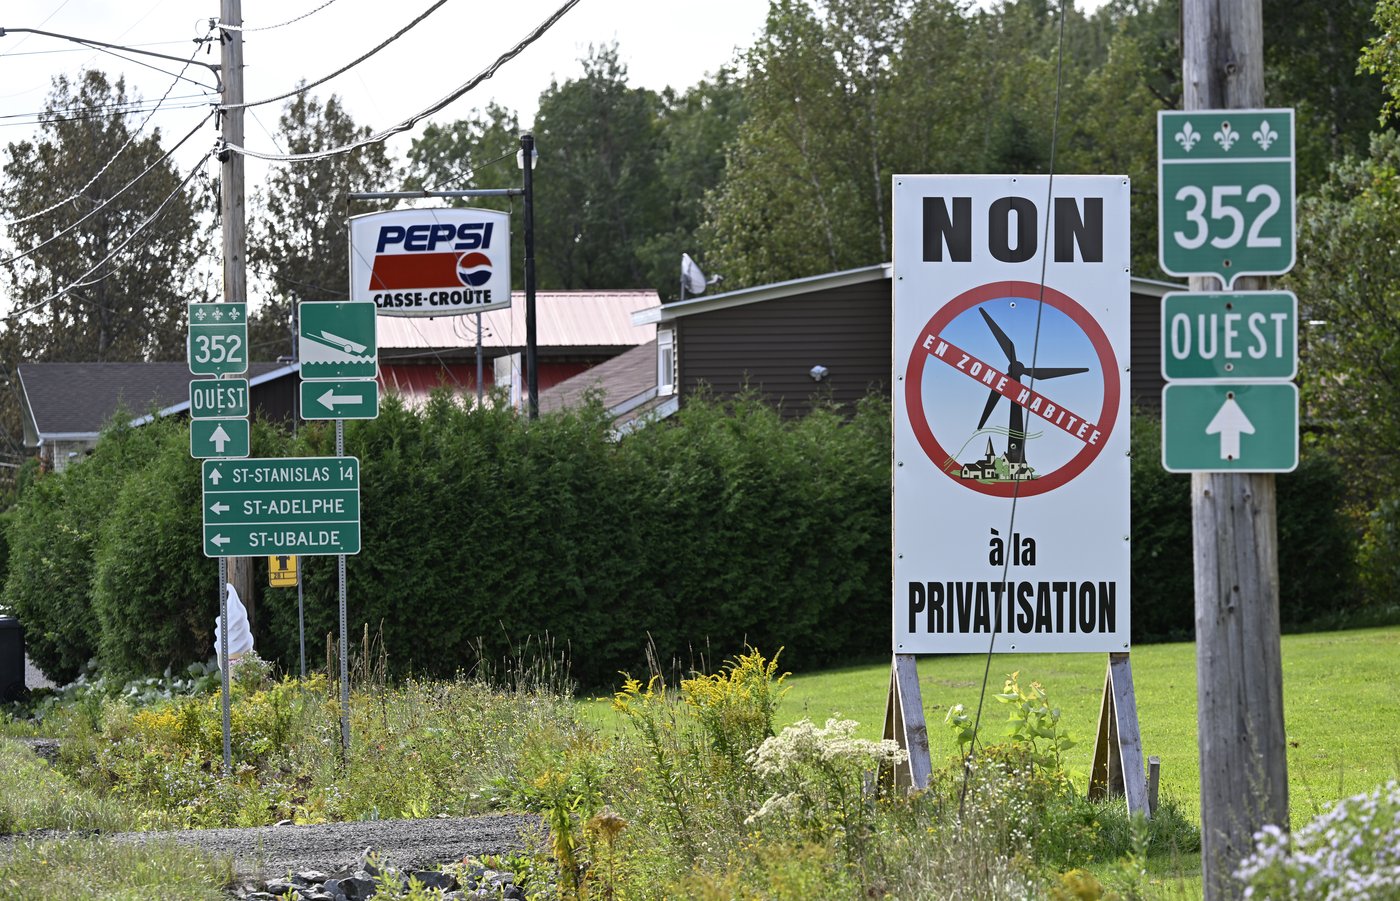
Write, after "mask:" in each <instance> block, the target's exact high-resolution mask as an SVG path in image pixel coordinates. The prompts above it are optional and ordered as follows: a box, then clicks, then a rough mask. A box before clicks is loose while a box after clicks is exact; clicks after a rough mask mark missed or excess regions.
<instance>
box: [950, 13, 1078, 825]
mask: <svg viewBox="0 0 1400 901" xmlns="http://www.w3.org/2000/svg"><path fill="white" fill-rule="evenodd" d="M1067 2H1068V0H1060V24H1059V38H1058V42H1057V49H1056V62H1055V111H1054V114H1053V116H1052V118H1051V120H1050V166H1049V169H1050V173H1049V178H1048V180H1047V183H1046V187H1045V191H1046V201H1045V232H1044V234H1043V236H1042V237H1041V241H1040V245H1041V250H1040V296H1039V298H1038V299H1037V305H1036V313H1035V338H1034V340H1033V341H1032V342H1031V372H1030V384H1029V385H1028V386H1027V387H1028V388H1030V389H1032V390H1034V388H1035V378H1036V377H1035V368H1036V362H1037V360H1038V359H1039V356H1040V326H1041V321H1042V317H1043V315H1044V313H1045V276H1046V267H1047V265H1048V264H1049V259H1050V249H1049V241H1050V211H1051V208H1052V207H1053V206H1054V196H1055V149H1056V146H1057V144H1058V143H1059V131H1060V96H1061V92H1062V88H1063V86H1064V72H1065V5H1066V3H1067ZM1023 428H1024V426H1023ZM1008 440H1010V439H1009V437H1008ZM1021 441H1022V446H1024V443H1025V436H1024V435H1022V436H1021ZM1020 496H1021V482H1020V480H1017V481H1016V482H1014V483H1013V485H1012V489H1011V515H1010V522H1009V523H1008V524H1007V527H1006V534H1007V535H1008V536H1012V535H1014V534H1015V528H1016V506H1017V502H1018V501H1019V500H1020ZM1008 540H1009V539H1008ZM1011 558H1012V555H1011V554H1007V555H1006V557H1005V559H1004V560H1003V562H1002V569H1001V581H1002V584H1006V580H1007V576H1008V575H1009V574H1010V570H1011ZM996 641H997V632H996V630H995V629H993V630H991V635H990V636H988V639H987V653H986V662H985V664H984V666H983V668H982V689H981V691H980V692H979V693H978V695H977V714H976V716H975V717H974V718H973V720H972V739H971V740H970V741H969V742H968V746H967V755H966V756H965V757H964V758H963V781H962V791H961V792H960V793H959V796H958V816H959V817H962V816H963V814H964V806H965V802H966V801H967V788H968V782H969V780H970V779H971V776H972V761H973V757H974V755H975V754H976V752H977V736H978V733H979V731H980V729H981V726H982V708H983V706H984V702H985V701H986V698H987V680H988V679H989V678H990V676H991V671H992V653H993V652H994V650H995V649H996Z"/></svg>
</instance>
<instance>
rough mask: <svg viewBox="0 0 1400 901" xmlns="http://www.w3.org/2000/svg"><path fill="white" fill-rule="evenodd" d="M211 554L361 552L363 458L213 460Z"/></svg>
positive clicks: (208, 492)
mask: <svg viewBox="0 0 1400 901" xmlns="http://www.w3.org/2000/svg"><path fill="white" fill-rule="evenodd" d="M203 485H204V501H203V503H204V555H205V556H206V557H256V556H267V555H278V554H297V555H302V556H316V555H332V554H358V553H359V552H360V461H359V460H358V459H357V458H355V457H287V458H281V459H253V460H206V461H204V464H203Z"/></svg>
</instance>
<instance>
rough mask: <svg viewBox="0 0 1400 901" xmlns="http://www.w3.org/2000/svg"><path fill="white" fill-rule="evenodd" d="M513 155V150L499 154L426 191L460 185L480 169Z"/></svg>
mask: <svg viewBox="0 0 1400 901" xmlns="http://www.w3.org/2000/svg"><path fill="white" fill-rule="evenodd" d="M514 155H515V151H514V150H508V151H506V152H505V153H503V154H501V155H500V156H498V157H494V158H492V159H489V160H487V161H486V162H484V163H478V164H476V165H475V166H472V167H471V168H470V169H468V170H466V171H465V172H458V173H456V174H455V175H453V176H452V177H451V178H449V179H448V180H447V181H444V182H439V183H438V184H437V185H435V186H433V187H431V188H428V190H429V191H441V190H443V189H445V188H449V187H453V186H455V185H460V184H461V183H462V182H464V181H466V180H467V179H469V178H471V177H472V176H473V175H475V174H476V173H478V172H480V171H481V170H482V169H485V168H486V167H487V166H494V165H495V164H497V163H499V162H501V161H502V160H506V159H510V158H511V157H512V156H514Z"/></svg>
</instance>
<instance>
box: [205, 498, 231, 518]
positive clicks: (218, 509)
mask: <svg viewBox="0 0 1400 901" xmlns="http://www.w3.org/2000/svg"><path fill="white" fill-rule="evenodd" d="M228 511H229V505H228V504H224V503H219V502H217V501H216V502H214V504H212V505H211V506H210V507H209V512H210V513H213V514H214V515H215V516H218V515H219V514H220V513H227V512H228Z"/></svg>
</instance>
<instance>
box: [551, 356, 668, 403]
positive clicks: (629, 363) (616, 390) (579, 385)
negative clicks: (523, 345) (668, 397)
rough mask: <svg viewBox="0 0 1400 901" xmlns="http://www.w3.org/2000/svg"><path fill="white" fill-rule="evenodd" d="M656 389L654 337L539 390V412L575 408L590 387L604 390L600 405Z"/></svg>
mask: <svg viewBox="0 0 1400 901" xmlns="http://www.w3.org/2000/svg"><path fill="white" fill-rule="evenodd" d="M655 388H656V339H655V338H652V339H651V340H650V341H648V342H647V343H646V344H643V345H641V346H640V347H634V348H632V349H631V350H629V351H627V352H626V353H624V354H619V355H618V356H616V357H613V358H612V359H610V360H607V361H605V362H603V363H599V364H598V365H597V366H594V367H593V368H591V369H589V370H587V371H586V372H581V373H579V374H578V375H576V376H574V377H573V378H570V379H565V380H564V381H562V382H560V383H559V384H557V385H555V386H554V387H552V388H548V389H546V390H544V391H541V392H540V412H548V411H551V410H560V409H563V408H565V407H576V406H578V405H580V404H582V403H583V400H584V396H585V395H586V394H587V393H588V392H589V391H590V390H595V389H596V390H600V391H602V393H603V406H605V407H607V408H608V409H610V410H611V409H613V408H614V407H617V406H618V405H619V404H621V403H623V402H624V401H627V400H629V399H631V398H634V397H637V396H638V395H641V394H644V393H645V392H647V391H648V390H654V389H655Z"/></svg>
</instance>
